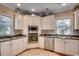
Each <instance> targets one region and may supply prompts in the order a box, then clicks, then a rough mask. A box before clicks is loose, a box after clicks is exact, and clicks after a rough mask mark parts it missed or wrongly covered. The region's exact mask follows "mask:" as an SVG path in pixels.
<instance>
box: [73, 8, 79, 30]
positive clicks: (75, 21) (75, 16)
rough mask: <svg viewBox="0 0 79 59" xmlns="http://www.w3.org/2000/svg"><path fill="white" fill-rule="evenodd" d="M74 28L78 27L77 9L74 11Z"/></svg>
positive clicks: (78, 13) (78, 11)
mask: <svg viewBox="0 0 79 59" xmlns="http://www.w3.org/2000/svg"><path fill="white" fill-rule="evenodd" d="M74 29H79V9H77V10H76V11H75V12H74Z"/></svg>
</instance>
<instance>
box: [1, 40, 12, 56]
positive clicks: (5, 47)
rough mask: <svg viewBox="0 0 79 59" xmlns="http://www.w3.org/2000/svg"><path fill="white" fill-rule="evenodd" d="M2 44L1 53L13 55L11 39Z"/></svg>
mask: <svg viewBox="0 0 79 59" xmlns="http://www.w3.org/2000/svg"><path fill="white" fill-rule="evenodd" d="M0 44H1V55H2V56H11V41H7V42H2V43H0Z"/></svg>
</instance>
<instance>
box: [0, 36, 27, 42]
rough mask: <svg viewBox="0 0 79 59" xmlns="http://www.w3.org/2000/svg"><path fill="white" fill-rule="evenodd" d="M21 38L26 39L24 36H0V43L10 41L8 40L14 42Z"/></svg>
mask: <svg viewBox="0 0 79 59" xmlns="http://www.w3.org/2000/svg"><path fill="white" fill-rule="evenodd" d="M23 37H26V35H11V36H1V37H0V43H1V42H6V41H10V40H16V39H19V38H23Z"/></svg>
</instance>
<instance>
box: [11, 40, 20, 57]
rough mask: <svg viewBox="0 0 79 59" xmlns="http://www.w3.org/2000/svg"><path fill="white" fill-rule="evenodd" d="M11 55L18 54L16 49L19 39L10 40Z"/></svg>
mask: <svg viewBox="0 0 79 59" xmlns="http://www.w3.org/2000/svg"><path fill="white" fill-rule="evenodd" d="M11 49H12V55H13V56H14V55H17V54H18V49H19V41H18V40H12V48H11Z"/></svg>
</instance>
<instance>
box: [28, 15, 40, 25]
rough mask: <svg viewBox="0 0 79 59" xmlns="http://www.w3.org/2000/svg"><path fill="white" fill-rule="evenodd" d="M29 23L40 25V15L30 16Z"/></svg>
mask: <svg viewBox="0 0 79 59" xmlns="http://www.w3.org/2000/svg"><path fill="white" fill-rule="evenodd" d="M27 19H28V20H27V23H28V25H40V17H39V16H29V15H28V17H27Z"/></svg>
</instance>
